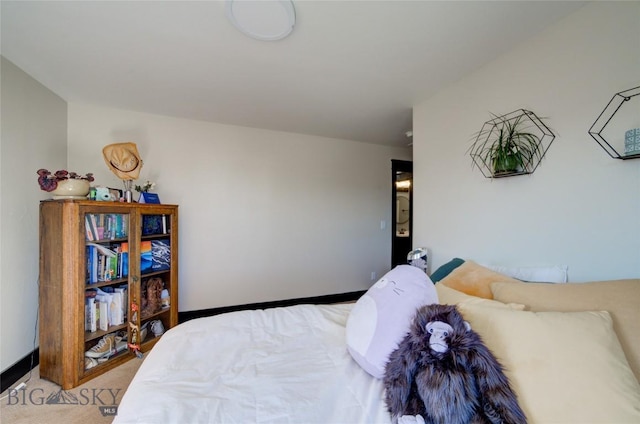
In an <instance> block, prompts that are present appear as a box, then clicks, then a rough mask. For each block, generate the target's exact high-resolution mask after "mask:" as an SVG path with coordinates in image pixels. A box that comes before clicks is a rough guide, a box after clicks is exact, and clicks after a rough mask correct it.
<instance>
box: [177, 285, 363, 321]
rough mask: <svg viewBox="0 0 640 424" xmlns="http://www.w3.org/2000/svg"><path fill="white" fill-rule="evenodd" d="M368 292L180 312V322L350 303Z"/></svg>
mask: <svg viewBox="0 0 640 424" xmlns="http://www.w3.org/2000/svg"><path fill="white" fill-rule="evenodd" d="M365 293H366V290H362V291H355V292H348V293H340V294H329V295H324V296H314V297H300V298H296V299H285V300H276V301H273V302H261V303H248V304H244V305H234V306H223V307H220V308H210V309H200V310H196V311H184V312H178V322H180V323H182V322H185V321H189V320H192V319H195V318H203V317H210V316H213V315H219V314H225V313H227V312H236V311H244V310H249V309H268V308H279V307H285V306H293V305H300V304H305V303H306V304H314V305H325V304H329V303H340V302H350V301H354V300H357V299H359V298H360V297H361V296H362V295H363V294H365Z"/></svg>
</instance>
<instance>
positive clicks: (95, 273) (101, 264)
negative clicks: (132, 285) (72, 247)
mask: <svg viewBox="0 0 640 424" xmlns="http://www.w3.org/2000/svg"><path fill="white" fill-rule="evenodd" d="M86 255H87V261H86V263H87V272H86V281H87V284H95V283H98V282H102V281H112V280H117V279H120V278H126V277H127V275H129V244H128V243H127V242H122V243H111V244H110V245H108V246H105V245H102V244H97V243H87V245H86Z"/></svg>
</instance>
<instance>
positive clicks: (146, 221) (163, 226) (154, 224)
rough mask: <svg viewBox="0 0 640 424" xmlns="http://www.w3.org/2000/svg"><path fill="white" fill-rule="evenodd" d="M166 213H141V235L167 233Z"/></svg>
mask: <svg viewBox="0 0 640 424" xmlns="http://www.w3.org/2000/svg"><path fill="white" fill-rule="evenodd" d="M168 230H169V228H168V225H167V215H143V216H142V235H143V236H151V235H156V234H168Z"/></svg>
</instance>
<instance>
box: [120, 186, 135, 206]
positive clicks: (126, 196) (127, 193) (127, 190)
mask: <svg viewBox="0 0 640 424" xmlns="http://www.w3.org/2000/svg"><path fill="white" fill-rule="evenodd" d="M122 183H123V184H124V196H123V197H124V201H125V202H127V203H131V202H133V193H131V187H132V186H133V180H122Z"/></svg>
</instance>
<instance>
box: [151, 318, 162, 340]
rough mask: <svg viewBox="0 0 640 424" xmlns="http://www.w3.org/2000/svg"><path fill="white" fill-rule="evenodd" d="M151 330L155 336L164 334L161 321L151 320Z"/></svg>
mask: <svg viewBox="0 0 640 424" xmlns="http://www.w3.org/2000/svg"><path fill="white" fill-rule="evenodd" d="M151 331H153V335H154V336H156V337H159V336H162V335H163V334H164V326H163V325H162V321H160V320H159V319H158V320H155V321H151Z"/></svg>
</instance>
